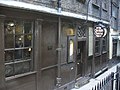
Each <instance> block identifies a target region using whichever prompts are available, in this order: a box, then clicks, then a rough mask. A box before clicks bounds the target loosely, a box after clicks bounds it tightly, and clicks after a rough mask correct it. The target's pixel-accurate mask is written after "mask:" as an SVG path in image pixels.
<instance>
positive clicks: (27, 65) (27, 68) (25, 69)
mask: <svg viewBox="0 0 120 90" xmlns="http://www.w3.org/2000/svg"><path fill="white" fill-rule="evenodd" d="M29 71H30V61H29V62H24V63H23V72H24V73H25V72H29Z"/></svg>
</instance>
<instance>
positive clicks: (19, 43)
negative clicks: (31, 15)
mask: <svg viewBox="0 0 120 90" xmlns="http://www.w3.org/2000/svg"><path fill="white" fill-rule="evenodd" d="M23 40H24V36H23V35H16V36H15V47H16V48H20V47H23V42H24V41H23Z"/></svg>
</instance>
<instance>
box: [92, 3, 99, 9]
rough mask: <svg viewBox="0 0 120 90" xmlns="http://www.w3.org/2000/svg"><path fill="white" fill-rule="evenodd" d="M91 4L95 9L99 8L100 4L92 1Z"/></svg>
mask: <svg viewBox="0 0 120 90" xmlns="http://www.w3.org/2000/svg"><path fill="white" fill-rule="evenodd" d="M92 5H93V6H94V7H95V8H96V9H99V8H100V5H98V4H96V3H92Z"/></svg>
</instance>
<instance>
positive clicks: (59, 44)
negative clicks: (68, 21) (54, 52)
mask: <svg viewBox="0 0 120 90" xmlns="http://www.w3.org/2000/svg"><path fill="white" fill-rule="evenodd" d="M58 21H59V22H58V48H61V17H60V16H59V18H58ZM60 63H61V51H60V50H58V69H59V71H58V77H60V68H61V67H60Z"/></svg>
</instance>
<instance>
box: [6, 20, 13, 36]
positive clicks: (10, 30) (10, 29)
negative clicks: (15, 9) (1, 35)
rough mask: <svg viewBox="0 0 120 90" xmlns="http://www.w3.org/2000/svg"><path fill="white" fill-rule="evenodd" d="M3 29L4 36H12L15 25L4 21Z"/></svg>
mask: <svg viewBox="0 0 120 90" xmlns="http://www.w3.org/2000/svg"><path fill="white" fill-rule="evenodd" d="M4 28H5V34H14V31H15V23H14V22H13V21H6V22H5V26H4Z"/></svg>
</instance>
